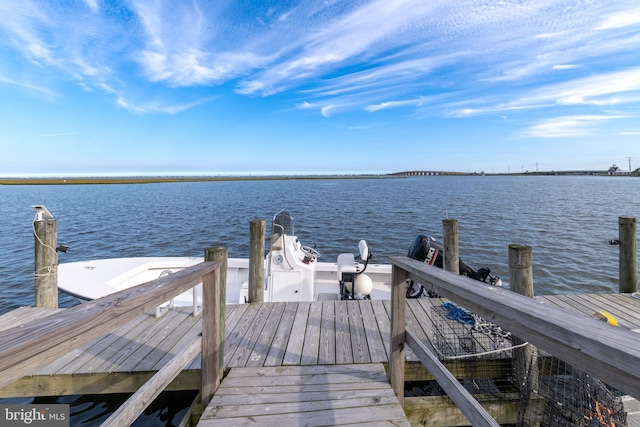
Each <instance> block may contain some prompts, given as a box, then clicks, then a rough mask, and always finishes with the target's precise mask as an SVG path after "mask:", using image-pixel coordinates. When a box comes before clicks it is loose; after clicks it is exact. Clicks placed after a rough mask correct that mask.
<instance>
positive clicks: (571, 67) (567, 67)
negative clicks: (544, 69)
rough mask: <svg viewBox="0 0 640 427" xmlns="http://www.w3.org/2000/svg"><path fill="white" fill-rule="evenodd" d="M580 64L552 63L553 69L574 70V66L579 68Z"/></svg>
mask: <svg viewBox="0 0 640 427" xmlns="http://www.w3.org/2000/svg"><path fill="white" fill-rule="evenodd" d="M581 67H582V66H581V65H578V64H558V65H554V66H553V69H554V70H575V69H576V68H581Z"/></svg>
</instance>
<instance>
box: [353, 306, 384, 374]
mask: <svg viewBox="0 0 640 427" xmlns="http://www.w3.org/2000/svg"><path fill="white" fill-rule="evenodd" d="M360 313H361V315H362V323H363V324H364V332H365V335H366V337H367V345H368V346H369V356H370V357H371V362H372V363H379V362H386V361H387V360H388V359H387V352H386V350H385V348H384V342H383V341H382V335H381V334H380V329H379V328H378V323H377V321H376V316H375V314H374V313H373V306H372V304H371V301H363V302H362V303H361V304H360Z"/></svg>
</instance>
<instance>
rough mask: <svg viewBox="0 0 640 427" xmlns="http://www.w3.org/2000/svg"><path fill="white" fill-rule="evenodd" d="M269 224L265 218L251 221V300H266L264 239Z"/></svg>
mask: <svg viewBox="0 0 640 427" xmlns="http://www.w3.org/2000/svg"><path fill="white" fill-rule="evenodd" d="M266 228H267V226H266V223H265V221H264V220H263V219H253V220H251V221H250V222H249V229H250V241H249V243H250V251H249V302H263V301H264V239H265V230H266Z"/></svg>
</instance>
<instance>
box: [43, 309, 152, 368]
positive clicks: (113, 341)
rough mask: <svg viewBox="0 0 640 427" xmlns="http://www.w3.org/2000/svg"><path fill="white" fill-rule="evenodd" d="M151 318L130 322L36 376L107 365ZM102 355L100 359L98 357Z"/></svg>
mask: <svg viewBox="0 0 640 427" xmlns="http://www.w3.org/2000/svg"><path fill="white" fill-rule="evenodd" d="M147 317H151V316H150V315H149V314H144V315H142V316H140V318H139V319H136V320H138V321H132V322H129V323H127V324H125V325H123V326H121V327H120V328H118V329H116V330H115V331H113V332H111V333H109V334H106V335H104V336H102V337H100V338H98V339H97V340H94V341H91V342H89V343H87V344H85V345H83V346H82V347H79V348H77V349H74V350H71V351H70V352H69V353H67V354H65V355H64V356H61V357H60V358H58V359H57V360H55V361H54V362H52V363H50V364H49V365H47V366H45V367H43V368H42V369H40V370H39V371H38V372H36V374H45V373H48V374H73V373H75V372H76V371H78V370H80V369H82V370H83V371H85V372H91V370H92V369H97V368H98V366H101V365H102V364H104V363H105V360H108V359H109V358H111V357H112V356H114V355H115V354H117V352H118V351H119V350H120V349H121V348H123V347H124V346H126V345H127V344H129V343H130V341H129V340H128V339H126V338H124V337H131V336H137V335H139V334H140V333H141V332H142V331H144V330H145V328H146V324H145V320H146V318H147ZM99 354H100V355H101V356H100V357H98V356H97V355H99Z"/></svg>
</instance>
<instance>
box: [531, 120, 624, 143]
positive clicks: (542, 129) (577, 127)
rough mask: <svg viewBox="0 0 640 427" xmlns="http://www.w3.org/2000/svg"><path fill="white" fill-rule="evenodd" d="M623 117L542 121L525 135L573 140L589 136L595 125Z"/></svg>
mask: <svg viewBox="0 0 640 427" xmlns="http://www.w3.org/2000/svg"><path fill="white" fill-rule="evenodd" d="M622 118H624V117H623V116H615V115H610V116H605V115H577V116H563V117H555V118H552V119H546V120H542V121H541V122H540V123H538V124H536V125H534V126H531V127H529V128H528V129H526V130H525V132H524V135H525V136H529V137H535V138H573V137H581V136H588V135H591V134H592V133H593V131H594V130H595V128H594V125H595V124H597V123H599V122H602V121H605V120H615V119H622Z"/></svg>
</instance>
